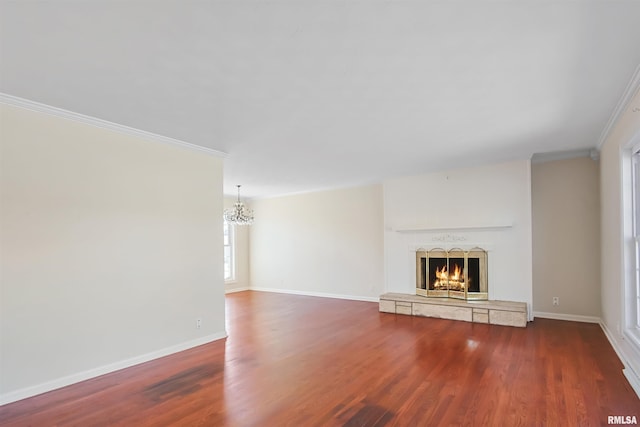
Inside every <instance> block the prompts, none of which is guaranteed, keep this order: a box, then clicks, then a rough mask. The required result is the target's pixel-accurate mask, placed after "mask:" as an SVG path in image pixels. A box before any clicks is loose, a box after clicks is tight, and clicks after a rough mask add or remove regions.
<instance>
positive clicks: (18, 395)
mask: <svg viewBox="0 0 640 427" xmlns="http://www.w3.org/2000/svg"><path fill="white" fill-rule="evenodd" d="M226 336H227V333H226V332H225V331H223V332H219V333H217V334H212V335H207V336H205V337H201V338H196V339H194V340H191V341H187V342H184V343H180V344H177V345H174V346H171V347H166V348H163V349H160V350H157V351H152V352H151V353H146V354H142V355H140V356H136V357H132V358H130V359H125V360H121V361H119V362H115V363H110V364H108V365H104V366H100V367H97V368H93V369H89V370H87V371H83V372H78V373H77V374H72V375H68V376H66V377H62V378H58V379H55V380H53V381H47V382H46V383H42V384H38V385H35V386H31V387H25V388H22V389H19V390H16V391H12V392H10V393H5V394H2V395H0V405H6V404H7V403H11V402H15V401H18V400H22V399H26V398H28V397H33V396H36V395H38V394H42V393H46V392H48V391H52V390H55V389H58V388H61V387H66V386H68V385H71V384H75V383H78V382H80V381H85V380H88V379H91V378H95V377H99V376H100V375H104V374H108V373H111V372H115V371H119V370H120V369H124V368H129V367H131V366H135V365H139V364H140V363H144V362H148V361H150V360H154V359H158V358H160V357H164V356H168V355H170V354H173V353H178V352H180V351H184V350H188V349H190V348H193V347H197V346H199V345H203V344H207V343H210V342H212V341H216V340H219V339H222V338H225V337H226Z"/></svg>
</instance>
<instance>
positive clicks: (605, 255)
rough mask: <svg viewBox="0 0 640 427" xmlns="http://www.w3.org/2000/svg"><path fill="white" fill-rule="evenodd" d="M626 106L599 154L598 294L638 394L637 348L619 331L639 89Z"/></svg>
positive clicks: (639, 133)
mask: <svg viewBox="0 0 640 427" xmlns="http://www.w3.org/2000/svg"><path fill="white" fill-rule="evenodd" d="M628 105H629V106H628V107H627V109H626V111H624V112H623V114H622V115H621V117H620V119H619V120H618V121H617V123H616V124H615V126H614V127H613V129H612V131H611V133H610V134H609V137H608V138H607V139H606V141H605V143H604V145H603V147H602V151H601V154H600V193H601V199H602V200H601V218H602V220H601V241H602V255H601V265H602V273H601V277H602V278H601V282H602V289H601V297H602V320H603V324H604V327H605V330H606V331H607V334H608V336H609V338H610V339H611V340H612V342H613V343H614V345H615V347H616V349H617V350H618V354H620V355H621V356H622V358H623V362H624V363H625V365H626V366H627V367H630V368H631V369H632V371H634V372H635V376H634V378H635V381H636V382H635V384H636V386H635V387H636V392H637V393H638V394H639V395H640V347H639V346H635V345H633V344H632V343H631V342H630V340H629V339H625V338H624V337H623V334H622V328H623V326H624V312H625V310H624V298H625V296H624V289H625V281H626V280H632V275H633V260H632V259H631V257H629V255H628V254H631V253H632V240H631V222H630V219H631V209H630V206H625V205H624V202H625V199H626V200H627V201H628V199H629V198H630V195H631V188H630V183H631V179H630V164H629V163H630V162H629V154H630V150H631V145H632V144H638V143H640V113H638V112H635V113H634V112H633V111H632V108H633V107H637V106H638V105H640V92H636V94H635V97H634V98H633V99H632V100H631V102H630V103H629V104H628ZM625 249H626V251H625Z"/></svg>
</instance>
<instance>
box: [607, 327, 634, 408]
mask: <svg viewBox="0 0 640 427" xmlns="http://www.w3.org/2000/svg"><path fill="white" fill-rule="evenodd" d="M600 327H601V328H602V331H603V332H604V335H605V336H606V337H607V339H608V340H609V344H611V347H613V351H615V352H616V354H617V355H618V359H620V361H621V362H622V364H623V365H624V369H623V370H622V373H623V374H624V376H625V377H626V378H627V381H629V385H631V388H632V389H633V391H635V392H636V394H637V395H638V398H639V399H640V376H638V373H637V372H635V371H634V370H633V368H632V367H631V366H630V363H629V361H628V360H627V358H626V357H625V356H624V352H623V351H622V349H621V348H619V347H618V343H617V342H616V340H615V339H614V337H613V335H612V334H611V331H609V328H607V325H606V324H605V323H604V322H600Z"/></svg>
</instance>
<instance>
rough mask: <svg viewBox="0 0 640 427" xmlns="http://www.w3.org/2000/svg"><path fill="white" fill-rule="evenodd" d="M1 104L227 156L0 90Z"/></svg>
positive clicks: (145, 138)
mask: <svg viewBox="0 0 640 427" xmlns="http://www.w3.org/2000/svg"><path fill="white" fill-rule="evenodd" d="M0 104H6V105H11V106H13V107H19V108H24V109H26V110H31V111H35V112H38V113H44V114H49V115H51V116H55V117H60V118H63V119H67V120H71V121H74V122H78V123H83V124H87V125H90V126H95V127H98V128H102V129H107V130H110V131H114V132H118V133H121V134H124V135H129V136H134V137H137V138H142V139H144V140H147V141H153V142H160V143H163V144H169V145H174V146H178V147H182V148H187V149H189V150H195V151H200V152H204V153H206V154H209V155H212V156H216V157H221V158H226V157H228V155H227V153H224V152H222V151H217V150H213V149H211V148H207V147H203V146H201V145H196V144H192V143H189V142H185V141H180V140H179V139H174V138H169V137H167V136H162V135H158V134H155V133H152V132H147V131H144V130H140V129H135V128H132V127H129V126H125V125H120V124H118V123H113V122H109V121H107V120H102V119H98V118H96V117H91V116H85V115H84V114H80V113H75V112H73V111H68V110H64V109H62V108H58V107H52V106H51V105H46V104H41V103H39V102H35V101H30V100H28V99H24V98H20V97H17V96H13V95H9V94H6V93H2V92H0Z"/></svg>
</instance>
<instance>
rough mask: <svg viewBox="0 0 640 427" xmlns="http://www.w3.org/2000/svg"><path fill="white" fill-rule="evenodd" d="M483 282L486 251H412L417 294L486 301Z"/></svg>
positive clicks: (485, 286)
mask: <svg viewBox="0 0 640 427" xmlns="http://www.w3.org/2000/svg"><path fill="white" fill-rule="evenodd" d="M487 282H488V280H487V251H486V250H484V249H482V248H473V249H470V250H463V249H459V248H453V249H449V250H446V249H442V248H435V249H430V250H417V251H416V294H417V295H424V296H427V297H441V298H457V299H463V300H486V299H489V292H488V284H487Z"/></svg>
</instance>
